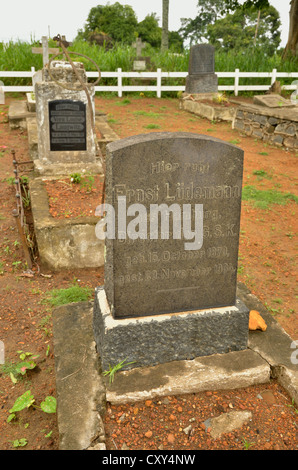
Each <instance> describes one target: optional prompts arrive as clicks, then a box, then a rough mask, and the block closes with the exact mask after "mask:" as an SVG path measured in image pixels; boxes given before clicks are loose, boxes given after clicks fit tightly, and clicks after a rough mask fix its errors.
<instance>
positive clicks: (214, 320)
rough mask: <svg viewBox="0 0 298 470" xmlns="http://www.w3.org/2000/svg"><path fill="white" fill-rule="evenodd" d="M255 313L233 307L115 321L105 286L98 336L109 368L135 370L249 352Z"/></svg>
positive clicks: (97, 308) (99, 296)
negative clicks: (121, 365) (122, 366)
mask: <svg viewBox="0 0 298 470" xmlns="http://www.w3.org/2000/svg"><path fill="white" fill-rule="evenodd" d="M248 320H249V310H248V309H247V308H246V306H245V305H244V303H243V302H242V301H241V300H239V299H237V301H236V305H235V306H231V307H223V308H213V309H206V310H198V311H192V312H181V313H170V314H163V315H154V316H146V317H138V318H126V319H120V320H119V319H114V318H113V316H112V314H111V312H110V308H109V305H108V302H107V298H106V293H105V290H104V287H99V288H98V289H97V290H96V293H95V303H94V321H93V328H94V335H95V341H96V344H97V349H98V352H99V354H100V357H101V363H102V367H103V369H104V370H105V369H108V368H109V364H111V365H112V364H113V365H115V364H118V363H119V362H121V361H126V362H133V363H132V364H130V365H129V366H127V367H128V368H129V369H132V368H136V367H143V366H154V365H156V364H162V363H166V362H169V361H180V360H184V359H194V358H195V357H200V356H209V355H212V354H223V353H228V352H231V351H241V350H244V349H246V348H247V342H248Z"/></svg>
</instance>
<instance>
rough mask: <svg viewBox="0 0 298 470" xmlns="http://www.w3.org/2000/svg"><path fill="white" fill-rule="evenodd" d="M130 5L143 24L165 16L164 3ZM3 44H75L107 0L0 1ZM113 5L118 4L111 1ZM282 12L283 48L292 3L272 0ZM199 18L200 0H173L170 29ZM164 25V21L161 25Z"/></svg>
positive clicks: (132, 0)
mask: <svg viewBox="0 0 298 470" xmlns="http://www.w3.org/2000/svg"><path fill="white" fill-rule="evenodd" d="M118 2H119V3H121V4H122V5H130V6H131V7H132V8H133V9H134V11H135V13H136V15H137V18H138V21H142V20H143V19H144V18H145V16H146V15H148V14H150V13H156V14H157V16H158V17H159V18H160V19H161V17H162V0H118ZM1 3H2V5H0V41H3V42H8V41H10V40H13V41H16V40H18V39H20V40H22V41H30V40H31V38H33V39H35V40H40V39H41V37H42V36H50V37H53V36H56V35H57V34H60V35H61V36H62V35H65V36H66V38H67V39H68V40H69V41H72V40H73V39H74V38H75V36H76V35H77V32H78V29H80V28H83V27H84V23H85V22H86V20H87V17H88V14H89V11H90V10H91V8H93V7H95V6H97V5H106V4H107V3H108V1H107V0H47V1H46V2H45V1H44V0H43V1H41V0H10V1H9V0H8V1H5V2H4V0H1ZM109 3H110V4H112V3H115V2H114V1H113V0H110V2H109ZM270 3H271V5H273V6H274V7H275V8H276V9H277V10H278V12H279V14H280V18H281V22H282V29H281V31H282V34H281V39H282V41H281V46H282V47H283V46H285V45H286V43H287V38H288V31H289V11H290V0H270ZM196 15H197V0H170V9H169V30H170V31H177V30H178V29H179V28H180V26H181V22H180V18H194V17H195V16H196ZM160 26H161V22H160Z"/></svg>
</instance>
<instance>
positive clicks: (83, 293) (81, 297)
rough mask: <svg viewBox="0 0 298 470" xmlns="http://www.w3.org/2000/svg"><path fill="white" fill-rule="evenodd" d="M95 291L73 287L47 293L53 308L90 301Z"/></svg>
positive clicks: (47, 300)
mask: <svg viewBox="0 0 298 470" xmlns="http://www.w3.org/2000/svg"><path fill="white" fill-rule="evenodd" d="M92 295H93V289H91V288H90V287H80V286H71V287H69V288H67V289H53V290H51V291H48V292H47V299H46V302H48V303H49V304H50V305H51V306H52V307H57V306H59V305H65V304H71V303H74V302H85V301H87V300H90V299H91V297H92Z"/></svg>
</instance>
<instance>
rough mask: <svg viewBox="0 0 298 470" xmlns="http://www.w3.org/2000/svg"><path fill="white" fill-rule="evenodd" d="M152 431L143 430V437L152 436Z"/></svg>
mask: <svg viewBox="0 0 298 470" xmlns="http://www.w3.org/2000/svg"><path fill="white" fill-rule="evenodd" d="M152 434H153V433H152V431H147V432H145V437H147V438H148V439H150V437H152Z"/></svg>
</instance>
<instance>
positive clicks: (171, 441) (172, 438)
mask: <svg viewBox="0 0 298 470" xmlns="http://www.w3.org/2000/svg"><path fill="white" fill-rule="evenodd" d="M174 442H175V436H174V434H168V443H169V444H174Z"/></svg>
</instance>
